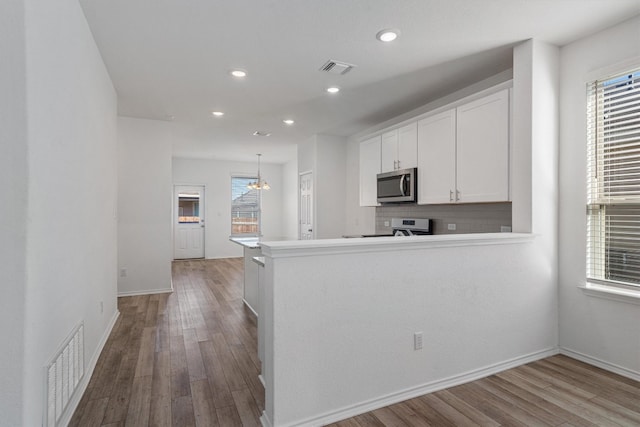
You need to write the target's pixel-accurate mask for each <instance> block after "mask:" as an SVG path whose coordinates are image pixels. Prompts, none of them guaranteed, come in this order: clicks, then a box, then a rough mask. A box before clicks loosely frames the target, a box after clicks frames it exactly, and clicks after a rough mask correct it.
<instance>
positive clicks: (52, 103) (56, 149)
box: [3, 0, 117, 426]
mask: <svg viewBox="0 0 640 427" xmlns="http://www.w3.org/2000/svg"><path fill="white" fill-rule="evenodd" d="M25 5H26V9H25V10H26V16H25V25H26V89H27V115H28V126H27V132H28V133H27V137H28V140H27V146H28V224H27V264H26V267H27V272H28V275H27V283H26V288H25V301H26V310H25V313H23V316H24V317H23V318H24V319H25V320H24V321H25V335H24V337H25V338H24V340H25V347H24V367H23V368H24V371H23V374H24V391H23V394H22V399H23V402H22V404H23V410H22V412H23V420H22V425H25V426H37V425H41V423H42V419H43V409H44V404H43V403H44V402H43V398H44V392H43V384H44V370H43V368H44V367H45V365H46V363H47V362H48V360H49V359H50V358H51V357H52V356H54V354H55V352H56V350H57V349H58V348H59V346H60V345H61V344H62V343H63V341H64V339H65V338H66V337H67V336H68V335H69V333H70V332H71V331H72V329H73V328H74V327H75V326H76V325H77V324H78V323H80V322H82V321H83V322H84V345H85V364H86V366H87V367H88V372H87V374H86V375H85V378H84V381H85V383H83V385H86V382H88V380H89V377H90V376H91V370H92V368H93V364H95V362H96V360H97V356H98V354H99V351H100V350H101V346H102V345H103V343H104V340H105V339H106V337H107V335H108V333H109V332H110V329H111V327H112V325H113V322H114V321H115V318H116V315H117V308H116V251H117V248H116V235H117V230H116V192H117V176H116V169H117V134H116V129H117V122H116V109H117V106H116V93H115V90H114V88H113V86H112V84H111V80H110V78H109V75H108V74H107V70H106V68H105V66H104V64H103V62H102V58H101V56H100V53H99V51H98V49H97V47H96V45H95V43H94V40H93V38H92V35H91V33H90V31H89V28H88V25H87V22H86V20H85V18H84V15H83V12H82V9H81V8H80V5H79V3H78V1H77V0H63V1H56V2H51V1H48V0H27V1H25ZM9 182H13V179H12V180H10V181H9ZM18 185H20V184H19V183H18ZM101 303H103V306H104V310H103V311H101ZM18 321H19V317H18ZM17 366H18V367H19V363H18V364H17ZM80 391H83V390H80ZM76 398H79V395H77V396H76ZM72 406H73V405H72ZM71 410H73V407H71ZM3 417H4V414H3ZM4 421H5V420H4V419H3V422H4Z"/></svg>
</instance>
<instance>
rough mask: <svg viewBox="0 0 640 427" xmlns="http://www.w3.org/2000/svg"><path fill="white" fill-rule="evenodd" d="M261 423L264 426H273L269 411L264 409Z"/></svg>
mask: <svg viewBox="0 0 640 427" xmlns="http://www.w3.org/2000/svg"><path fill="white" fill-rule="evenodd" d="M260 423H261V424H262V425H263V426H264V427H273V424H272V423H271V420H270V419H269V415H267V411H262V416H261V417H260Z"/></svg>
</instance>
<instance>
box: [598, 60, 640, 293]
mask: <svg viewBox="0 0 640 427" xmlns="http://www.w3.org/2000/svg"><path fill="white" fill-rule="evenodd" d="M588 98H589V101H588V108H587V116H588V121H587V126H588V165H587V169H588V174H589V177H588V206H587V219H588V232H587V278H588V279H590V281H595V282H603V283H605V284H607V285H615V286H622V287H632V288H633V289H637V287H640V69H638V70H633V71H630V72H627V73H624V74H620V75H616V76H612V77H609V78H606V79H603V80H597V81H595V82H592V83H590V84H589V85H588Z"/></svg>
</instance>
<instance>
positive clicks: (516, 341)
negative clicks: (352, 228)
mask: <svg viewBox="0 0 640 427" xmlns="http://www.w3.org/2000/svg"><path fill="white" fill-rule="evenodd" d="M435 237H440V238H441V242H442V244H443V245H444V246H446V247H444V246H441V247H438V246H437V245H438V243H437V242H438V241H437V240H434V239H429V240H424V242H425V243H423V245H424V246H423V247H420V246H419V245H420V243H418V242H415V241H414V242H413V243H411V244H408V243H407V244H406V245H401V244H398V243H397V242H395V241H390V240H389V241H388V242H389V243H388V244H389V245H391V246H393V247H392V248H390V249H385V248H384V244H385V243H384V242H381V241H378V243H377V245H374V246H372V245H371V244H370V243H362V244H363V245H364V246H362V247H360V248H355V249H354V248H351V247H347V246H348V245H349V244H351V243H350V242H353V241H355V240H358V239H349V242H345V239H337V240H327V241H323V242H325V243H324V244H325V245H326V246H319V247H318V248H315V247H313V244H314V242H309V245H305V243H306V242H299V243H296V244H297V245H298V246H296V247H295V249H287V248H286V246H285V247H277V246H273V245H272V247H271V248H263V253H265V254H266V255H267V258H266V267H265V268H266V269H265V278H266V284H265V292H266V295H265V301H266V302H265V318H266V319H267V327H266V328H267V330H266V331H265V333H266V337H267V339H266V340H265V342H266V347H265V360H264V362H263V372H264V373H265V375H266V413H267V416H268V417H269V419H270V421H271V422H272V425H277V426H288V425H325V424H327V423H330V422H333V421H336V420H338V419H341V418H344V417H348V416H352V415H355V414H357V413H361V412H363V411H367V410H371V409H374V408H377V407H381V406H385V405H388V404H391V403H393V402H397V401H400V400H404V399H407V398H411V397H414V396H417V395H420V394H423V393H427V392H430V391H433V390H437V389H442V388H446V387H447V386H451V385H453V384H456V383H461V382H465V381H469V380H472V379H474V378H477V377H481V376H486V375H488V374H490V373H492V372H495V371H498V370H502V369H507V368H508V367H511V366H513V365H517V364H521V363H526V362H527V361H530V360H532V359H536V358H542V357H545V356H548V355H549V354H553V353H554V352H555V351H556V329H557V316H556V300H557V295H556V288H555V286H554V283H548V277H547V276H548V272H547V270H546V265H545V261H544V259H542V258H540V257H539V255H538V252H539V249H538V248H537V247H536V245H535V244H534V242H535V239H536V238H535V237H532V239H533V242H526V243H513V244H511V243H509V242H508V241H501V242H498V243H500V244H495V245H493V244H482V243H478V242H471V244H469V243H466V244H463V245H462V246H459V247H450V245H452V244H455V242H454V241H453V240H452V239H449V238H450V237H452V236H434V238H435ZM509 237H512V236H509ZM496 239H497V238H496ZM503 243H504V244H503ZM320 244H322V243H320ZM353 244H354V245H356V244H358V243H353ZM331 245H332V246H331ZM428 245H432V246H434V247H429V246H428ZM419 331H421V332H423V342H424V348H423V349H422V350H420V351H415V350H414V349H413V336H414V332H419ZM300 390H312V392H308V393H301V392H300Z"/></svg>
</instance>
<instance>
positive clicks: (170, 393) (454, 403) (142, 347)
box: [70, 258, 640, 427]
mask: <svg viewBox="0 0 640 427" xmlns="http://www.w3.org/2000/svg"><path fill="white" fill-rule="evenodd" d="M242 268H243V267H242V259H240V258H236V259H224V260H206V261H179V262H175V263H174V264H173V285H174V289H175V291H174V293H173V294H158V295H147V296H135V297H124V298H119V299H118V307H119V309H120V313H121V315H120V318H119V319H118V322H117V323H116V325H115V327H114V330H113V332H112V333H111V336H110V337H109V340H108V341H107V344H106V345H105V348H104V350H103V352H102V354H101V356H100V359H99V360H98V364H97V365H96V368H95V371H94V374H93V376H92V378H91V381H90V383H89V386H88V389H87V391H86V392H85V394H84V396H83V398H82V400H81V402H80V404H79V406H78V408H77V410H76V413H75V414H74V416H73V418H72V420H71V423H70V426H73V427H75V426H78V427H90V426H113V427H115V426H136V427H137V426H176V427H187V426H222V427H226V426H257V425H259V416H260V413H261V412H262V409H263V408H264V390H263V388H262V384H261V383H260V381H259V380H258V374H259V372H260V362H259V360H258V358H257V338H256V333H257V331H256V321H255V318H254V316H253V315H252V314H251V313H250V312H249V311H248V310H247V309H246V308H245V307H244V306H243V304H242V277H243V273H242ZM301 392H304V391H303V390H301ZM332 426H334V427H367V426H438V427H439V426H563V427H570V426H640V383H638V382H636V381H633V380H630V379H628V378H624V377H621V376H618V375H615V374H612V373H610V372H607V371H603V370H601V369H598V368H595V367H592V366H590V365H586V364H584V363H581V362H578V361H575V360H573V359H570V358H567V357H564V356H554V357H550V358H548V359H545V360H542V361H538V362H534V363H530V364H528V365H525V366H520V367H518V368H515V369H511V370H509V371H506V372H502V373H500V374H497V375H493V376H491V377H488V378H484V379H482V380H479V381H475V382H472V383H469V384H465V385H461V386H457V387H452V388H449V389H447V390H443V391H439V392H436V393H432V394H428V395H425V396H421V397H419V398H415V399H411V400H408V401H405V402H402V403H398V404H395V405H392V406H389V407H386V408H382V409H378V410H375V411H373V412H369V413H367V414H363V415H360V416H357V417H354V418H350V419H348V420H344V421H341V422H339V423H335V424H332Z"/></svg>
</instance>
